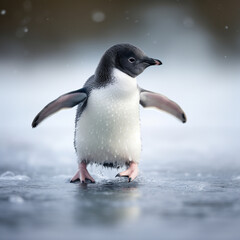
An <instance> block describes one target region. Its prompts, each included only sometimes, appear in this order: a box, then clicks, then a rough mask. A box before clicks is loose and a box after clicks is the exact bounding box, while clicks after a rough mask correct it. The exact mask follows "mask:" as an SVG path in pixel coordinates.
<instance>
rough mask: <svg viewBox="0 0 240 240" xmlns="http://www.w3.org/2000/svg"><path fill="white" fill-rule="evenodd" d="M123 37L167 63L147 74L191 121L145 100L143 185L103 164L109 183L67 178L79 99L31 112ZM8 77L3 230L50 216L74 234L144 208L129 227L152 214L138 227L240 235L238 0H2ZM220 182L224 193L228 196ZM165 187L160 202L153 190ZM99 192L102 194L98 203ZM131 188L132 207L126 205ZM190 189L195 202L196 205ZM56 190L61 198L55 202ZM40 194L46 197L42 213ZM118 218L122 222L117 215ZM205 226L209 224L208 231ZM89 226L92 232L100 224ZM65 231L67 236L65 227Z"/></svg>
mask: <svg viewBox="0 0 240 240" xmlns="http://www.w3.org/2000/svg"><path fill="white" fill-rule="evenodd" d="M116 43H131V44H133V45H135V46H137V47H139V48H141V49H142V50H143V51H144V52H145V53H146V54H147V55H148V56H150V57H155V58H158V59H160V60H161V61H162V62H163V65H162V66H160V67H152V68H149V69H147V70H146V71H145V72H144V73H143V74H141V75H140V76H139V77H138V83H139V85H140V86H141V87H142V88H145V89H149V90H152V91H155V92H159V93H162V94H164V95H166V96H167V97H169V98H170V99H172V100H174V101H176V102H177V103H178V104H179V105H180V106H181V107H182V108H183V109H184V111H185V112H186V115H187V118H188V122H187V123H186V124H184V125H182V124H181V123H180V122H178V120H176V119H175V118H173V117H172V116H170V115H168V114H165V113H163V112H158V111H155V110H145V109H142V108H141V126H142V141H143V143H142V145H143V153H142V163H141V164H140V168H141V171H142V174H141V176H140V177H139V180H138V181H137V183H136V184H138V185H137V186H135V185H134V186H133V187H132V188H131V189H129V188H130V187H129V185H126V184H125V183H122V182H120V183H119V182H112V181H113V178H114V176H115V175H116V173H117V171H116V170H112V171H110V170H105V169H101V168H99V167H96V168H95V167H92V172H93V173H94V174H95V178H96V179H97V180H98V182H99V184H100V185H98V184H96V185H95V187H90V189H89V187H88V188H87V190H86V189H84V190H83V191H82V189H81V188H79V186H78V185H71V186H69V184H67V183H66V182H67V180H66V179H68V178H70V177H71V175H73V174H74V171H75V170H76V167H77V166H76V162H75V160H76V156H75V153H74V148H73V131H74V118H75V111H76V109H70V110H66V111H61V112H59V113H58V114H56V115H54V116H52V117H51V118H49V119H47V120H46V121H44V122H43V123H42V124H41V125H40V126H39V127H38V128H36V129H32V128H31V122H32V120H33V118H34V116H35V115H36V114H37V113H38V112H39V111H40V110H41V109H42V107H44V106H45V105H46V104H47V103H48V102H50V101H52V100H53V99H55V98H57V97H58V96H59V95H61V94H63V93H66V92H69V91H72V90H75V89H79V88H81V87H82V85H83V84H84V82H85V81H86V79H87V78H88V77H89V76H91V75H92V74H93V73H94V71H95V69H96V67H97V64H98V62H99V60H100V58H101V56H102V55H103V53H104V52H105V51H106V50H107V49H108V48H109V47H111V46H112V45H114V44H116ZM0 83H1V85H0V86H1V87H0V100H1V101H0V112H1V120H0V122H1V124H0V132H1V135H0V144H1V147H0V159H1V162H0V180H1V181H0V183H1V189H2V190H1V189H0V191H2V196H1V197H0V201H1V202H0V204H1V205H2V207H1V208H2V211H3V212H4V213H3V214H2V216H1V217H0V223H1V226H2V227H1V228H0V229H1V231H3V232H4V234H5V235H4V236H8V237H9V238H10V237H11V236H12V237H13V238H14V237H15V236H16V235H14V234H18V236H19V237H20V238H21V237H22V239H27V237H28V236H30V235H29V234H31V233H32V231H37V230H38V231H39V228H38V227H39V224H40V226H41V227H42V229H43V230H44V229H45V230H46V231H45V232H44V234H46V236H51V237H52V238H54V237H56V236H57V235H55V233H56V232H55V231H53V230H52V229H60V228H61V227H62V226H68V231H67V233H66V234H70V233H72V234H73V235H74V234H75V233H76V234H77V233H78V232H77V229H78V228H79V229H80V230H81V231H83V229H85V227H84V226H85V225H84V224H83V222H84V223H85V221H86V219H87V220H89V221H87V223H90V225H91V224H92V225H93V226H95V227H96V228H97V229H98V230H97V233H96V234H97V236H98V238H100V239H101V237H100V236H102V238H103V237H106V236H104V234H103V229H109V228H108V227H109V226H110V223H109V222H112V221H113V220H116V219H118V220H119V221H120V222H128V220H129V219H130V217H129V216H130V215H131V216H132V215H134V216H135V217H134V220H132V218H131V224H129V225H128V227H126V226H125V225H124V227H123V226H122V225H121V226H122V228H121V229H122V231H130V230H129V229H130V228H131V227H135V226H143V224H144V223H145V222H144V221H143V219H145V217H146V218H147V219H148V221H149V224H146V225H144V226H145V228H144V227H142V228H141V231H140V233H141V234H139V236H138V237H139V238H141V237H142V238H145V237H146V236H147V232H148V231H151V232H152V237H157V236H158V234H159V226H160V229H161V232H162V234H163V236H165V237H164V239H173V238H174V236H178V239H193V238H192V237H193V236H195V239H198V238H199V239H203V237H204V238H205V239H207V237H209V236H211V238H209V239H213V238H217V237H218V239H224V238H219V237H225V236H228V239H239V238H238V237H239V235H238V234H239V233H238V231H237V227H236V226H237V225H239V222H240V221H239V216H240V202H239V197H238V196H239V195H237V194H239V190H238V189H239V184H240V182H239V180H240V170H239V167H240V159H239V155H240V154H239V147H240V137H239V134H240V129H239V127H240V125H239V122H240V111H239V102H240V94H239V90H240V2H239V1H237V0H228V1H226V0H211V1H210V0H209V1H208V0H204V1H200V0H158V1H157V0H156V1H155V0H150V1H144V0H138V1H125V0H121V1H120V0H119V1H118V0H115V1H114V0H98V1H97V0H89V1H77V0H68V1H66V0H65V1H64V0H51V1H47V0H42V1H37V0H15V1H8V0H0ZM103 179H107V180H106V182H104V181H105V180H103ZM65 181H66V182H65ZM230 183H232V185H231V184H230ZM35 184H38V185H35ZM59 184H60V185H59ZM146 184H147V185H146ZM109 185H110V186H111V187H110V188H109ZM112 185H114V186H115V187H114V186H112ZM49 186H50V187H49ZM169 186H170V188H169ZM36 188H37V189H41V191H42V192H41V194H40V193H39V192H36ZM219 189H220V190H221V191H220V190H219ZM223 189H224V190H225V191H223ZM84 191H85V192H84ZM219 191H220V192H221V193H222V194H223V195H217V194H218V193H219ZM33 192H34V193H33ZM156 192H158V194H159V195H157V199H158V200H159V201H160V202H158V201H153V200H152V198H151V196H152V195H154V194H156ZM202 192H203V193H202ZM190 193H191V194H190ZM39 194H40V195H41V196H42V197H40V195H39ZM104 194H105V195H104ZM117 194H120V196H119V195H117ZM178 194H180V196H179V195H178ZM189 194H190V196H189ZM49 195H50V196H51V197H49ZM203 195H204V196H207V197H206V199H203ZM43 196H44V197H43ZM96 196H98V197H99V199H102V200H99V202H98V201H96V202H95V200H94V199H95V198H96ZM105 196H110V199H109V198H108V197H105ZM154 196H155V195H154ZM164 196H165V197H164ZM183 196H184V197H183ZM216 196H217V197H216ZM78 197H81V198H82V197H83V198H85V200H86V199H87V202H88V203H89V202H90V207H89V206H87V207H88V209H89V208H90V210H91V214H90V215H89V214H88V213H89V212H87V211H86V206H85V205H81V204H82V203H83V202H82V203H81V201H80V203H81V204H80V203H77V202H78V200H79V199H78ZM145 197H146V198H147V199H148V201H149V206H148V207H146V204H145V203H144V202H145ZM129 198H130V199H131V204H132V205H131V208H130V210H129V209H126V204H127V203H128V199H129ZM189 198H190V199H192V201H191V202H190V203H189V204H188V203H187V204H185V203H186V202H187V199H189ZM59 199H60V200H59ZM69 199H71V201H70V200H69ZM113 199H115V200H116V199H118V200H119V199H121V201H120V202H118V201H117V202H118V204H119V205H117V206H118V207H119V206H120V209H123V211H120V212H124V213H126V214H125V215H124V214H123V213H122V214H120V213H119V212H116V208H115V207H116V206H115V207H113V205H112V200H113ZM169 199H171V200H172V202H171V201H169ZM176 199H178V200H176ZM199 199H200V200H199ZM211 199H215V200H214V201H213V202H211ZM220 199H222V200H221V201H220ZM55 201H60V203H59V205H57V207H56V206H55V207H56V208H54V207H53V206H54V203H55ZM68 201H70V204H73V205H74V207H73V205H71V211H72V212H76V211H77V212H78V211H79V212H81V214H85V215H84V216H88V217H82V218H80V217H79V218H77V219H75V218H74V221H76V222H77V224H76V223H75V222H74V221H73V218H72V215H71V214H69V211H70V210H69V211H68V210H67V209H65V208H64V206H65V205H66V203H69V202H68ZM101 201H103V202H101ZM104 201H106V202H104ZM113 202H114V201H113ZM26 203H28V207H27V206H26ZM35 204H36V205H38V204H40V205H41V204H42V205H41V207H39V208H40V212H42V214H40V215H39V216H38V217H39V219H38V220H36V216H35V214H34V209H35V207H36V206H35ZM51 204H52V205H51ZM91 204H92V205H91ZM99 204H100V205H99ZM172 204H173V205H172ZM29 205H30V206H31V207H30V208H29ZM19 206H20V207H19ZM109 206H110V209H111V211H110V212H111V213H109V212H108V210H109ZM173 206H174V207H173ZM52 207H53V209H54V210H52ZM91 207H92V208H91ZM100 207H101V209H102V210H101V212H98V211H99V208H100ZM104 207H105V208H104ZM112 207H113V209H112ZM63 208H64V211H63V210H62V209H63ZM51 211H53V212H52V215H51V218H50V220H47V219H49V212H51ZM84 211H86V212H84ZM226 212H228V213H229V215H227V216H226V215H225V214H226ZM113 214H114V215H113ZM156 214H157V215H156ZM219 214H220V215H219ZM13 216H14V217H13ZM169 216H170V217H169ZM75 217H76V216H75ZM166 218H167V220H166ZM57 219H58V220H57ZM59 219H61V221H60V220H59ZM64 219H65V220H64ZM83 219H84V220H83ZM213 219H214V220H213ZM56 220H57V221H56ZM182 220H184V221H186V222H188V221H189V222H188V224H190V226H191V227H192V230H191V231H190V230H189V229H188V230H184V229H185V228H184V227H185V226H182V225H181V224H183V222H182ZM119 221H118V223H119ZM159 221H160V222H159ZM208 221H209V222H208ZM30 222H31V224H30ZM113 222H114V221H113ZM140 222H141V224H142V225H141V224H140ZM100 223H106V225H105V227H104V228H101V227H99V224H100ZM128 223H129V222H128ZM151 223H155V224H156V228H155V225H154V224H153V225H151ZM228 223H229V225H228ZM51 224H52V225H51ZM74 224H76V225H74ZM191 224H192V225H191ZM211 224H212V225H211ZM100 225H101V224H100ZM29 226H32V230H31V229H30V227H29ZM49 226H51V229H50V228H49ZM80 226H81V227H80ZM114 226H117V227H116V229H119V228H118V226H119V225H118V224H116V225H114ZM223 226H225V228H223ZM226 226H227V229H226ZM172 228H174V229H176V232H171V231H172ZM206 228H209V229H208V231H209V235H206V236H205V235H204V234H205V229H206ZM40 229H41V228H40ZM216 229H217V230H218V231H220V232H219V233H218V235H217V234H216V232H217V231H216ZM219 229H220V230H219ZM221 229H222V232H221ZM13 230H14V231H13ZM51 231H52V232H51ZM84 231H85V232H84V234H85V236H87V234H89V232H88V231H87V230H84ZM104 231H105V230H104ZM169 231H170V232H171V234H170V235H169ZM117 232H118V230H116V232H114V233H117ZM210 233H211V234H210ZM230 233H231V234H230ZM11 234H12V235H11ZM19 234H20V235H19ZM131 234H132V235H131ZM131 234H130V235H129V236H132V237H134V236H135V235H134V234H135V233H131ZM224 234H225V235H224ZM229 234H230V235H229ZM40 236H41V237H42V236H43V232H42V235H40ZM61 236H62V237H64V238H65V237H66V235H64V234H60V235H59V236H57V237H58V238H59V237H61ZM127 236H128V235H127ZM229 236H230V238H229ZM93 237H94V236H93ZM119 237H120V236H119ZM225 239H226V238H225Z"/></svg>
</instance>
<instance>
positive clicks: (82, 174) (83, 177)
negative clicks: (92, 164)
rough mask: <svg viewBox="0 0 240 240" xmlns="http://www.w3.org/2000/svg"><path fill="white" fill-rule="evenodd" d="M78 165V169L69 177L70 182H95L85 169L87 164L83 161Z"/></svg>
mask: <svg viewBox="0 0 240 240" xmlns="http://www.w3.org/2000/svg"><path fill="white" fill-rule="evenodd" d="M78 167H79V170H78V171H77V173H76V174H75V175H74V177H73V178H72V179H71V181H70V183H74V182H77V181H78V180H79V181H81V183H86V182H89V181H90V182H91V183H95V180H94V179H93V178H92V176H91V175H90V174H89V172H88V170H87V165H86V163H85V162H81V163H80V164H79V166H78Z"/></svg>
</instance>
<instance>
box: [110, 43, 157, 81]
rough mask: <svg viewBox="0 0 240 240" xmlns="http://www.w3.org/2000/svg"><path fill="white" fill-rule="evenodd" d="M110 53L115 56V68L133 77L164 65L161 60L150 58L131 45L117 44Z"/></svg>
mask: <svg viewBox="0 0 240 240" xmlns="http://www.w3.org/2000/svg"><path fill="white" fill-rule="evenodd" d="M108 52H110V53H111V54H112V55H113V56H114V58H113V59H114V65H115V67H116V68H118V69H119V70H121V71H122V72H124V73H126V74H128V75H129V76H131V77H136V76H138V75H139V74H140V73H142V72H143V71H144V70H145V68H147V67H149V66H152V65H161V64H162V62H161V61H160V60H158V59H154V58H149V57H148V56H146V55H145V54H144V53H143V52H142V51H141V50H140V49H139V48H137V47H135V46H133V45H130V44H117V45H115V46H113V47H111V48H110V49H109V50H108Z"/></svg>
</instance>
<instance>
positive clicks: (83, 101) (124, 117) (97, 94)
mask: <svg viewBox="0 0 240 240" xmlns="http://www.w3.org/2000/svg"><path fill="white" fill-rule="evenodd" d="M161 64H162V63H161V62H160V61H159V60H157V59H153V58H149V57H147V56H146V55H145V54H144V53H143V52H142V51H141V50H140V49H138V48H136V47H134V46H132V45H130V44H118V45H115V46H113V47H111V48H110V49H108V50H107V51H106V52H105V54H104V55H103V57H102V59H101V61H100V63H99V65H98V67H97V69H96V72H95V74H94V75H93V76H91V77H90V78H89V79H88V80H87V81H86V83H85V85H84V87H83V88H81V89H79V90H77V91H73V92H70V93H67V94H64V95H62V96H60V97H59V98H57V99H56V100H54V101H53V102H51V103H49V104H48V105H47V106H46V107H45V108H44V109H43V110H42V111H41V112H40V113H39V114H38V115H37V116H36V117H35V119H34V120H33V123H32V127H36V126H37V125H38V124H39V123H40V122H41V121H42V120H43V119H45V118H46V117H48V116H49V115H51V114H53V113H55V112H56V111H58V110H60V109H62V108H70V107H74V106H76V105H78V108H77V114H76V121H75V136H74V143H75V149H76V152H77V156H78V162H79V163H80V162H81V161H85V162H86V163H97V164H103V165H107V166H108V165H109V166H113V167H114V166H115V167H117V166H123V165H124V164H129V162H132V161H133V162H135V163H138V162H139V160H140V154H141V137H140V121H139V104H141V105H142V106H143V107H156V108H158V109H161V110H164V111H166V112H168V113H170V114H172V115H174V116H175V117H177V118H178V119H180V120H181V121H182V122H186V116H185V113H184V112H183V110H182V109H181V108H180V107H179V106H178V105H177V104H176V103H175V102H173V101H171V100H169V99H168V98H166V97H165V96H163V95H160V94H158V93H154V92H151V91H148V90H144V89H141V88H140V87H139V86H138V84H137V81H136V77H137V76H138V75H139V74H140V73H142V72H143V71H144V70H145V69H146V68H147V67H149V66H151V65H161Z"/></svg>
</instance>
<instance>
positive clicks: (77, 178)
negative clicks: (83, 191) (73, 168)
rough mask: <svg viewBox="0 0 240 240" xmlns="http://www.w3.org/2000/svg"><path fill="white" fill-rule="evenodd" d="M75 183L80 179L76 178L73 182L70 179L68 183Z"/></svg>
mask: <svg viewBox="0 0 240 240" xmlns="http://www.w3.org/2000/svg"><path fill="white" fill-rule="evenodd" d="M76 182H80V179H79V178H77V179H75V180H72V179H71V181H70V183H76Z"/></svg>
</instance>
